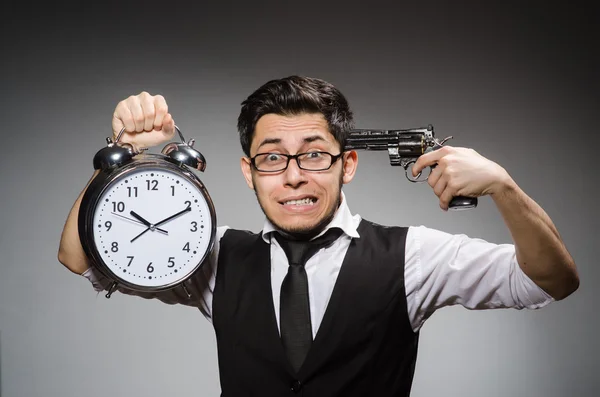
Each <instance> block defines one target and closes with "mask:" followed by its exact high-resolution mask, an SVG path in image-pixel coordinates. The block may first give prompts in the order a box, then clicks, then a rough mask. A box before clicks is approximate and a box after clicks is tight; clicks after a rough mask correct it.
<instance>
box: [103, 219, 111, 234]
mask: <svg viewBox="0 0 600 397" xmlns="http://www.w3.org/2000/svg"><path fill="white" fill-rule="evenodd" d="M104 226H105V227H106V231H107V232H108V231H109V230H110V228H111V227H112V222H111V221H106V222H104Z"/></svg>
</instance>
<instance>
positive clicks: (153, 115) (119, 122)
mask: <svg viewBox="0 0 600 397" xmlns="http://www.w3.org/2000/svg"><path fill="white" fill-rule="evenodd" d="M123 127H125V132H124V133H123V136H121V139H120V140H119V142H127V143H130V144H132V145H133V146H134V148H135V149H136V150H139V149H142V148H149V147H152V146H156V145H159V144H161V143H165V142H167V141H169V140H171V139H172V138H173V135H174V134H175V122H174V121H173V117H172V116H171V114H170V113H169V108H168V106H167V102H166V101H165V98H164V97H163V96H162V95H154V96H153V95H150V94H149V93H147V92H145V91H144V92H142V93H140V94H138V95H132V96H130V97H129V98H127V99H124V100H122V101H121V102H119V104H118V105H117V107H116V108H115V112H114V114H113V119H112V130H113V141H114V140H115V139H116V138H117V136H118V135H119V132H121V130H122V129H123Z"/></svg>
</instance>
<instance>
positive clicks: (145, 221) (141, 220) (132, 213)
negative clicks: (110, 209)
mask: <svg viewBox="0 0 600 397" xmlns="http://www.w3.org/2000/svg"><path fill="white" fill-rule="evenodd" d="M129 213H130V214H131V216H133V217H134V218H135V219H137V220H139V221H140V222H142V223H143V224H144V225H146V226H148V227H150V226H152V224H151V223H150V222H148V221H147V220H145V219H144V218H142V217H141V216H140V215H139V214H137V213H136V212H135V211H129Z"/></svg>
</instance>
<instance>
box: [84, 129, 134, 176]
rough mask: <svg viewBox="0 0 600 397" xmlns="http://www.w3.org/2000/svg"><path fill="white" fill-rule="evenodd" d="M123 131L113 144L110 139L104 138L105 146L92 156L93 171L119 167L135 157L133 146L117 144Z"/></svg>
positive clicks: (122, 143)
mask: <svg viewBox="0 0 600 397" xmlns="http://www.w3.org/2000/svg"><path fill="white" fill-rule="evenodd" d="M123 131H125V128H123V129H122V130H121V133H120V134H119V136H118V137H117V139H116V140H115V142H113V141H112V139H110V138H106V143H107V146H106V147H103V148H102V149H100V150H98V152H96V154H95V155H94V169H95V170H100V169H102V170H106V169H109V168H116V167H120V166H121V165H123V164H125V163H127V162H129V161H130V160H131V159H132V158H133V156H135V155H136V152H135V149H134V147H133V145H131V144H129V143H124V142H119V138H121V135H122V134H123Z"/></svg>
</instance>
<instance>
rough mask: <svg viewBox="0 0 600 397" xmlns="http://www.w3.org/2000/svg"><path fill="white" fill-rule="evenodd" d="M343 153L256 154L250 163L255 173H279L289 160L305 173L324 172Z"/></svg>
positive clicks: (285, 167)
mask: <svg viewBox="0 0 600 397" xmlns="http://www.w3.org/2000/svg"><path fill="white" fill-rule="evenodd" d="M343 154H344V152H342V153H340V154H338V155H333V154H331V153H327V152H307V153H298V154H294V155H291V154H283V153H258V154H257V155H256V156H254V157H251V158H250V161H251V162H252V165H253V166H254V168H255V169H256V170H257V171H260V172H279V171H283V170H285V169H287V167H288V165H289V164H290V160H291V159H294V160H296V164H298V168H300V169H302V170H306V171H325V170H328V169H329V168H331V166H332V165H333V164H334V163H335V162H336V161H338V159H339V158H340V157H342V155H343Z"/></svg>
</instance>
